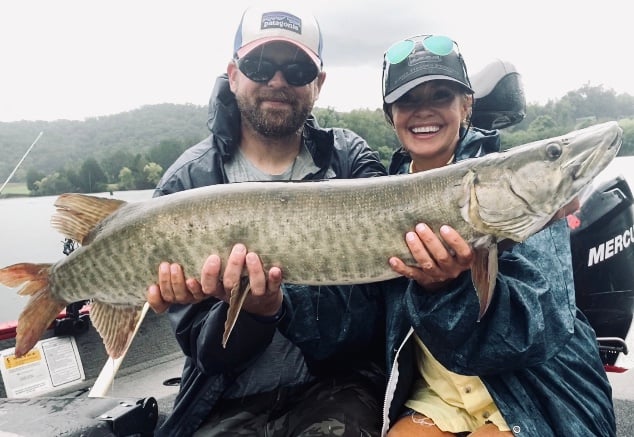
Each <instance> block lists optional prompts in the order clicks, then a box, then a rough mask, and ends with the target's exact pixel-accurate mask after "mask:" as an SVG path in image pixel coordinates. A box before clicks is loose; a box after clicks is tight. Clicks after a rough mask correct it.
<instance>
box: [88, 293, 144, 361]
mask: <svg viewBox="0 0 634 437" xmlns="http://www.w3.org/2000/svg"><path fill="white" fill-rule="evenodd" d="M140 317H141V308H136V307H131V306H115V305H108V304H107V303H104V302H99V301H94V302H93V303H92V305H91V307H90V320H91V321H92V324H93V326H94V327H95V329H96V330H97V332H98V333H99V335H100V336H101V338H102V340H103V344H104V346H105V347H106V352H108V356H110V358H112V359H117V358H119V357H120V356H121V355H122V354H123V353H124V351H125V350H126V349H127V347H128V343H129V342H130V341H131V339H132V336H133V333H134V331H135V328H136V324H137V321H138V320H139V318H140Z"/></svg>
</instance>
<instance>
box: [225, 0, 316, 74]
mask: <svg viewBox="0 0 634 437" xmlns="http://www.w3.org/2000/svg"><path fill="white" fill-rule="evenodd" d="M272 41H285V42H288V43H291V44H294V45H296V46H297V47H299V48H300V49H302V50H303V51H304V52H306V54H307V55H308V56H309V57H310V58H311V59H312V60H313V62H314V63H315V64H316V65H317V66H318V67H320V68H321V67H322V65H323V62H322V45H323V43H322V36H321V30H320V28H319V23H318V22H317V19H316V18H315V16H314V15H313V14H311V13H309V12H307V11H305V10H303V9H301V8H299V7H297V6H295V5H288V3H287V4H286V5H285V6H284V7H275V6H265V5H259V4H258V5H255V6H252V7H250V8H248V9H247V10H246V11H245V12H244V14H243V15H242V19H241V20H240V25H239V26H238V30H237V32H236V37H235V41H234V56H235V57H237V58H242V57H244V56H246V55H247V54H248V53H249V52H251V51H252V50H253V49H255V48H257V47H260V46H262V45H263V44H266V43H269V42H272Z"/></svg>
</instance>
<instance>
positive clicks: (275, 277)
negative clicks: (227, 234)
mask: <svg viewBox="0 0 634 437" xmlns="http://www.w3.org/2000/svg"><path fill="white" fill-rule="evenodd" d="M220 272H221V261H220V258H219V257H218V256H217V255H211V256H210V257H209V258H207V260H206V261H205V264H204V265H203V268H202V272H201V280H200V283H201V285H202V290H203V292H204V293H205V294H206V295H211V296H214V297H216V298H218V299H222V300H224V301H225V302H229V297H230V296H231V290H232V289H233V288H234V287H237V286H239V285H240V280H241V278H242V277H243V276H245V275H248V277H249V283H250V284H251V291H250V293H249V295H248V296H247V298H246V300H245V302H244V305H243V306H242V308H243V309H244V310H245V311H248V312H250V313H252V314H257V315H260V316H272V315H275V314H276V313H277V311H278V310H279V309H280V307H281V306H282V288H281V286H282V270H281V269H280V268H279V267H271V269H270V270H269V271H268V273H267V272H265V271H264V266H262V262H261V261H260V257H258V255H257V254H256V253H254V252H247V248H246V247H245V246H244V245H243V244H236V245H235V246H234V247H233V249H232V250H231V254H230V255H229V259H228V260H227V266H226V267H225V270H224V274H223V275H222V281H221V280H220Z"/></svg>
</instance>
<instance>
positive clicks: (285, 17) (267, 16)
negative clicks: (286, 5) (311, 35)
mask: <svg viewBox="0 0 634 437" xmlns="http://www.w3.org/2000/svg"><path fill="white" fill-rule="evenodd" d="M261 28H262V29H263V30H264V29H285V30H289V31H291V32H295V33H297V34H300V35H301V34H302V20H301V19H300V18H298V17H296V16H295V15H292V14H289V13H287V12H266V13H264V14H262V24H261Z"/></svg>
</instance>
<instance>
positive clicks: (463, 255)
mask: <svg viewBox="0 0 634 437" xmlns="http://www.w3.org/2000/svg"><path fill="white" fill-rule="evenodd" d="M440 235H441V236H442V239H441V238H439V237H438V236H437V235H436V234H435V233H434V232H433V230H432V229H430V228H429V226H427V225H425V224H423V223H419V224H418V225H416V228H415V231H414V232H408V233H407V234H406V235H405V242H406V243H407V247H408V248H409V250H410V252H411V253H412V256H413V257H414V259H415V260H416V264H417V265H416V266H410V265H407V264H405V263H404V262H403V261H402V260H401V259H399V258H397V257H392V258H390V260H389V261H390V266H391V267H392V270H394V271H395V272H397V273H399V274H400V275H403V276H406V277H408V278H411V279H414V280H415V281H416V282H418V284H419V285H420V286H421V287H423V288H424V289H426V290H435V289H439V288H442V287H443V286H444V284H445V283H446V282H448V281H451V280H453V279H455V278H457V277H458V276H459V275H460V274H461V273H462V272H464V271H465V270H469V269H470V268H471V263H472V262H473V258H474V253H473V250H472V249H471V246H470V245H469V243H467V242H466V241H465V240H464V239H463V238H462V236H461V235H460V234H459V233H458V232H457V231H456V230H455V229H453V228H451V227H450V226H447V225H444V226H441V227H440Z"/></svg>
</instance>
